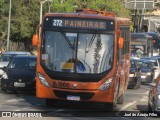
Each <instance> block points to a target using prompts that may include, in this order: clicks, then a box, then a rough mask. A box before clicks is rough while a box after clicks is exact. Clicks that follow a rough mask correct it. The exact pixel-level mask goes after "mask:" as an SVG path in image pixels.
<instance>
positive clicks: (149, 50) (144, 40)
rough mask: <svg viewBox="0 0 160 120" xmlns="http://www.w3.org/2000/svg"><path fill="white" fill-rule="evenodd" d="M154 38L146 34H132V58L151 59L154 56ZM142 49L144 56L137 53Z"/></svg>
mask: <svg viewBox="0 0 160 120" xmlns="http://www.w3.org/2000/svg"><path fill="white" fill-rule="evenodd" d="M152 39H153V38H152V36H149V35H148V34H146V33H131V56H132V57H151V56H153V42H152ZM138 49H141V51H142V54H141V55H139V54H138V53H137V51H138Z"/></svg>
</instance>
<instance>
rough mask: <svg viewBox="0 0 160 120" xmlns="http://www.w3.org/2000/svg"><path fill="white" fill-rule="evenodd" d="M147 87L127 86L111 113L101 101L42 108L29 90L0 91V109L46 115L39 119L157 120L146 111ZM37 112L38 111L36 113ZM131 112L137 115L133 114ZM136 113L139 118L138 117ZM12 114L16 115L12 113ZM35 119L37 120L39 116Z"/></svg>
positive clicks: (42, 104)
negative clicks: (123, 95) (133, 87)
mask: <svg viewBox="0 0 160 120" xmlns="http://www.w3.org/2000/svg"><path fill="white" fill-rule="evenodd" d="M149 89H150V88H149V86H146V85H141V88H140V89H138V90H133V89H128V90H127V91H126V94H125V98H124V103H123V104H122V105H117V107H116V108H114V112H106V111H105V110H104V106H103V104H99V103H76V102H59V103H57V105H56V106H51V107H46V106H45V101H44V100H43V99H38V98H36V97H35V95H34V94H31V93H24V92H19V93H12V92H9V93H3V92H0V96H1V97H0V111H3V112H4V111H7V112H10V111H12V112H15V113H16V112H18V113H20V114H21V115H24V113H25V111H27V112H31V113H35V112H36V113H37V116H38V117H40V116H41V115H42V116H47V117H44V118H43V119H46V120H48V119H49V118H50V119H52V120H64V119H68V120H69V119H73V120H74V119H78V120H81V119H83V118H86V117H87V120H89V119H92V120H93V119H105V120H106V119H107V120H110V119H113V120H118V119H122V120H138V119H140V120H143V119H145V120H146V119H148V120H149V119H154V120H158V119H159V118H157V117H154V116H156V114H148V113H147V109H148V106H147V102H148V92H149ZM38 111H41V112H40V113H38ZM44 112H45V113H44ZM12 114H13V113H12ZM27 114H28V113H27ZM1 115H2V113H1ZM135 115H136V116H139V117H133V116H135ZM140 115H141V116H143V117H140ZM148 115H150V117H148ZM126 116H128V117H126ZM130 116H132V117H130ZM144 116H146V117H144ZM14 117H16V114H15V116H14ZM13 119H15V120H17V118H12V120H13ZM30 119H31V118H30ZM38 119H39V120H40V118H38Z"/></svg>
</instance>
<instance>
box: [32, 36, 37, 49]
mask: <svg viewBox="0 0 160 120" xmlns="http://www.w3.org/2000/svg"><path fill="white" fill-rule="evenodd" d="M32 46H35V47H37V46H38V34H34V35H33V37H32Z"/></svg>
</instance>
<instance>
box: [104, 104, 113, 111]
mask: <svg viewBox="0 0 160 120" xmlns="http://www.w3.org/2000/svg"><path fill="white" fill-rule="evenodd" d="M113 109H114V103H105V111H113Z"/></svg>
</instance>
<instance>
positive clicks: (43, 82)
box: [38, 73, 50, 87]
mask: <svg viewBox="0 0 160 120" xmlns="http://www.w3.org/2000/svg"><path fill="white" fill-rule="evenodd" d="M38 78H39V80H40V82H41V83H42V84H43V85H44V86H46V87H50V85H49V83H48V82H47V81H46V79H45V77H44V76H43V75H41V74H40V73H38Z"/></svg>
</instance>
